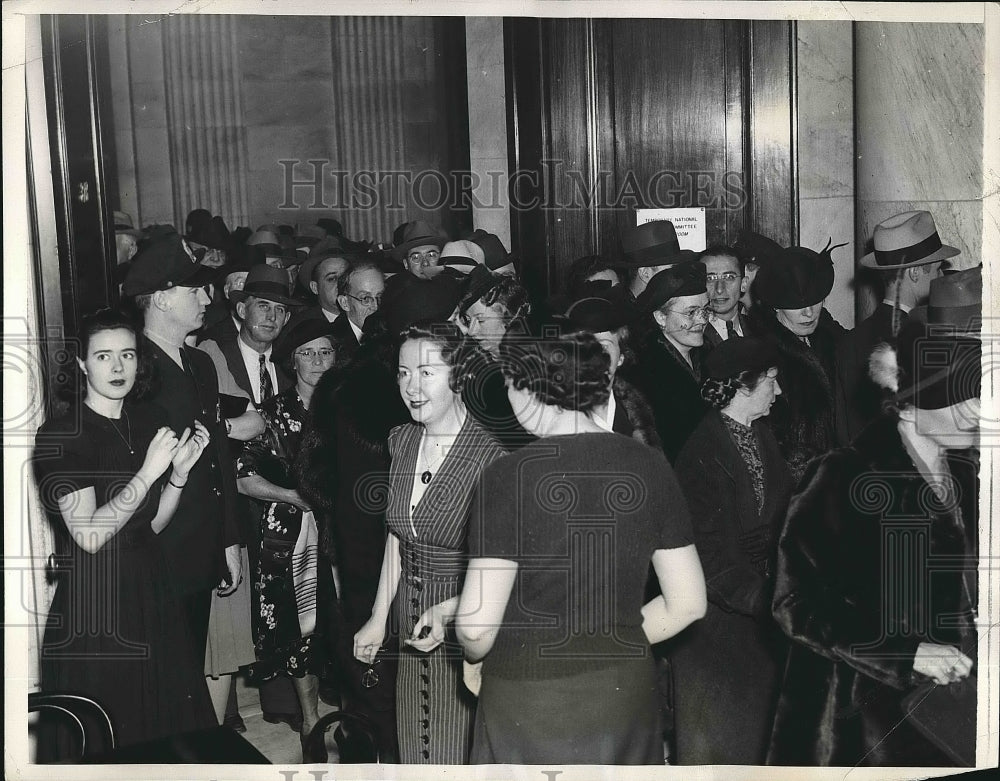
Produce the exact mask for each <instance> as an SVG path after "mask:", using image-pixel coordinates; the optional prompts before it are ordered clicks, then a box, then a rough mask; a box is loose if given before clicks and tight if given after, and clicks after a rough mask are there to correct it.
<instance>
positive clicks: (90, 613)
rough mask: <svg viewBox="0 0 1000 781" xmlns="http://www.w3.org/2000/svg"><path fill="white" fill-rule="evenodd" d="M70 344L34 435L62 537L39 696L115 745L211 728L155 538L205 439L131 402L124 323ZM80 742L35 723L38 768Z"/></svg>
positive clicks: (97, 318) (142, 375) (139, 375)
mask: <svg viewBox="0 0 1000 781" xmlns="http://www.w3.org/2000/svg"><path fill="white" fill-rule="evenodd" d="M79 345H80V346H79V352H78V353H77V355H76V359H75V368H77V369H78V382H79V387H78V388H73V390H74V391H75V392H76V393H74V394H73V399H72V401H71V404H70V407H69V410H68V411H67V412H66V413H65V414H62V415H58V416H54V417H52V418H50V419H49V420H47V421H46V422H45V423H44V424H43V425H42V427H41V428H40V429H39V431H38V434H37V436H36V440H35V447H36V450H35V458H34V466H35V469H36V477H37V482H38V490H39V495H40V496H41V499H42V502H43V503H44V505H45V508H46V511H47V512H48V514H49V517H50V518H51V520H52V522H53V524H54V525H55V529H56V532H57V534H58V535H59V540H60V542H61V543H64V544H61V545H60V546H59V547H61V548H62V556H60V558H61V559H62V560H61V561H60V562H59V565H58V567H57V569H56V581H57V583H56V589H55V595H54V597H53V601H52V605H51V608H50V610H49V618H48V623H47V625H46V628H45V635H44V639H43V643H42V651H41V669H40V673H41V690H42V691H43V692H53V693H62V694H77V695H82V696H85V697H89V698H92V699H93V700H95V701H96V702H97V704H98V705H100V706H101V707H103V708H104V709H105V711H106V712H107V714H108V716H109V718H110V720H111V725H112V727H113V729H114V735H115V740H116V744H117V745H118V746H127V745H131V744H135V743H141V742H144V741H148V740H155V739H157V738H161V737H164V736H167V735H170V734H173V733H177V732H183V731H187V730H194V729H199V728H208V727H211V726H214V725H215V723H216V722H215V714H214V712H213V709H212V703H211V700H210V698H209V695H208V689H207V687H206V686H205V679H204V678H203V677H202V675H201V674H200V665H199V664H198V662H197V661H196V660H197V659H200V656H201V652H200V649H197V648H196V647H195V641H194V638H193V637H192V636H191V635H190V634H189V633H188V632H187V631H186V627H187V622H186V620H185V619H184V611H183V607H182V605H181V602H180V600H179V597H178V596H177V595H176V593H175V592H174V589H173V585H172V580H171V573H170V570H169V567H168V564H167V561H166V559H165V557H164V552H163V548H162V546H161V544H160V541H159V537H158V535H159V533H160V532H162V531H163V530H164V529H165V528H166V527H167V526H168V524H169V523H170V522H171V520H172V517H173V514H174V511H175V510H176V509H177V504H178V501H179V499H180V496H181V493H182V492H183V491H184V487H185V485H186V483H187V480H188V475H189V473H190V471H191V468H192V467H193V466H194V464H195V463H196V462H197V461H198V459H199V458H200V457H201V454H202V452H203V451H204V449H205V447H206V445H208V444H209V441H210V434H209V432H208V430H207V429H206V428H205V427H204V426H203V425H202V424H201V423H196V424H195V430H194V431H193V432H192V431H190V430H188V429H186V430H185V431H183V432H182V433H181V434H180V436H178V435H177V434H176V433H175V432H174V431H172V430H171V429H170V428H169V427H168V426H167V425H166V423H167V419H166V413H165V412H164V410H163V409H162V408H160V407H158V406H156V405H153V404H150V403H146V402H141V401H138V400H137V396H141V394H142V392H143V391H144V390H145V386H146V385H147V380H148V372H147V371H145V364H144V363H143V362H142V354H141V347H140V345H141V340H139V339H138V338H137V329H136V325H135V324H134V323H133V322H132V321H131V320H130V319H129V318H127V317H125V316H123V315H122V314H121V313H119V312H115V311H113V310H109V309H105V310H101V311H99V312H96V313H94V314H92V315H88V316H87V317H85V318H84V319H83V321H82V323H81V324H80V329H79ZM50 726H51V729H50ZM77 743H78V737H77V736H75V735H71V734H67V733H66V732H64V731H62V730H61V729H59V728H58V727H57V726H56V725H55V724H54V723H53V724H51V725H50V724H49V723H48V720H45V721H43V722H42V723H41V727H40V733H39V742H38V752H39V753H38V761H40V762H55V761H64V760H69V759H72V757H73V756H74V755H78V754H79V747H78V746H77V745H76V744H77ZM105 748H106V749H110V748H111V747H110V746H106V747H105Z"/></svg>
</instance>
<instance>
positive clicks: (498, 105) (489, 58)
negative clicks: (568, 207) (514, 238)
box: [465, 16, 510, 249]
mask: <svg viewBox="0 0 1000 781" xmlns="http://www.w3.org/2000/svg"><path fill="white" fill-rule="evenodd" d="M465 43H466V58H467V63H468V85H469V158H470V164H471V169H472V173H473V176H474V177H476V178H475V179H474V180H473V181H477V180H478V186H477V187H476V188H475V189H474V190H473V193H472V195H473V205H472V220H473V225H474V226H475V227H477V228H482V229H483V230H487V231H490V232H491V233H495V234H496V235H497V236H499V237H500V240H501V241H502V242H503V243H504V246H505V247H507V248H508V249H509V248H510V209H509V199H508V195H507V175H508V163H507V102H506V83H505V76H504V47H503V19H501V18H500V17H471V16H470V17H468V18H467V19H466V20H465Z"/></svg>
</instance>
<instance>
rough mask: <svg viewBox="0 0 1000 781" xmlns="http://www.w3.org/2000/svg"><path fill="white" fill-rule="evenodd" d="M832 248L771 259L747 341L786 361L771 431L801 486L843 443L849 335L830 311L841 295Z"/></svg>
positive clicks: (760, 280) (759, 281)
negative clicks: (840, 390) (840, 380)
mask: <svg viewBox="0 0 1000 781" xmlns="http://www.w3.org/2000/svg"><path fill="white" fill-rule="evenodd" d="M832 249H834V248H831V247H827V248H826V249H824V250H823V252H814V251H813V250H811V249H807V248H806V247H788V248H787V249H781V250H780V251H776V252H775V253H774V254H773V255H772V256H769V257H768V259H767V261H766V262H765V263H764V264H763V265H762V266H761V269H760V271H759V272H758V274H757V278H756V279H755V280H754V284H753V292H754V295H755V296H756V297H757V298H758V299H759V301H758V302H757V303H756V304H755V305H754V307H753V308H752V309H751V310H750V314H749V316H748V318H747V332H748V333H747V335H748V336H755V337H757V338H758V339H763V340H765V341H768V342H770V343H771V344H772V345H774V347H775V348H776V349H777V350H778V353H779V356H780V360H779V363H778V368H779V369H780V370H781V387H782V391H783V392H782V394H781V396H780V397H779V398H778V400H777V401H776V402H775V404H774V408H773V409H772V410H771V416H770V420H769V425H770V426H771V429H772V430H773V431H774V435H775V438H776V439H777V440H778V445H779V446H780V447H781V452H782V453H783V454H784V456H785V461H786V462H787V463H788V468H789V469H790V470H791V471H792V479H793V480H794V481H795V482H796V483H797V482H798V481H799V479H800V478H801V477H802V474H803V472H804V471H805V468H806V464H807V463H809V461H810V460H811V459H812V458H815V457H816V456H819V455H823V454H824V453H826V452H827V451H828V450H830V448H832V447H834V446H835V445H836V426H835V420H834V395H833V383H834V380H835V377H836V368H835V353H836V348H837V345H838V344H839V342H840V339H841V337H842V336H843V334H844V333H846V332H845V331H844V328H843V326H841V325H840V323H838V322H837V321H836V320H834V319H833V317H832V316H831V315H830V313H829V312H828V311H827V310H826V309H825V308H824V307H823V302H824V301H825V299H826V297H827V296H828V295H829V294H830V290H832V289H833V279H834V273H833V260H832V259H831V258H830V252H831V250H832Z"/></svg>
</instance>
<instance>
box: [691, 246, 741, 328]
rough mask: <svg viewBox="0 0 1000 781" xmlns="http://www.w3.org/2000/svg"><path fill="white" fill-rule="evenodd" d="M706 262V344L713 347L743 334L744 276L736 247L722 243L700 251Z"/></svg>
mask: <svg viewBox="0 0 1000 781" xmlns="http://www.w3.org/2000/svg"><path fill="white" fill-rule="evenodd" d="M700 260H701V262H702V263H703V264H704V266H705V272H706V273H705V281H706V289H707V292H708V307H709V309H710V310H711V312H710V314H709V318H708V327H707V328H706V329H705V344H707V345H709V346H710V347H714V346H715V345H717V344H719V343H720V342H724V341H726V340H727V339H731V338H733V337H739V336H743V335H744V333H743V322H742V317H741V315H742V314H743V305H742V304H741V303H740V299H741V297H742V296H743V294H744V293H745V292H746V288H747V278H746V274H745V269H744V265H743V261H741V260H740V259H739V256H738V255H737V254H736V250H734V249H732V248H730V247H725V246H722V245H715V246H712V247H709V248H708V249H707V250H705V251H704V252H702V253H701V256H700Z"/></svg>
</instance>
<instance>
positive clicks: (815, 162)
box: [796, 21, 861, 328]
mask: <svg viewBox="0 0 1000 781" xmlns="http://www.w3.org/2000/svg"><path fill="white" fill-rule="evenodd" d="M796 32H797V42H796V43H797V52H796V55H797V71H796V75H797V80H798V94H797V120H798V121H797V130H798V135H797V140H798V149H797V159H798V172H799V195H798V198H799V203H798V206H799V244H800V245H802V246H804V247H810V248H812V249H815V250H817V251H819V250H822V249H823V248H824V247H825V246H826V245H827V242H828V241H829V240H830V239H831V238H832V239H833V243H834V244H841V243H843V242H847V246H845V247H840V248H839V249H836V250H834V251H833V254H832V257H833V261H834V265H835V267H836V278H835V281H834V286H833V290H832V291H830V295H829V296H828V297H827V300H826V307H827V309H828V310H829V311H830V313H831V314H832V315H833V316H834V318H836V319H837V321H838V322H840V324H841V325H843V326H844V327H845V328H850V327H852V326H853V325H854V289H853V281H854V260H855V258H856V257H859V256H860V254H861V253H859V252H858V251H857V248H856V247H855V243H854V211H855V207H854V195H855V188H854V53H853V47H854V40H853V32H852V24H851V22H806V21H800V22H798V23H797V24H796Z"/></svg>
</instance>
